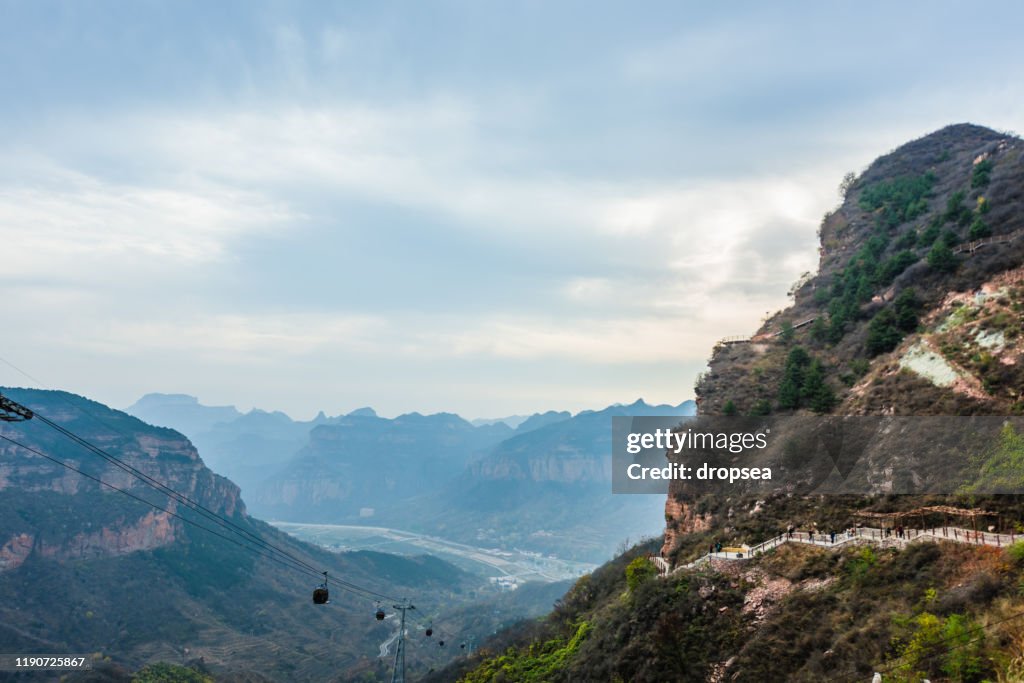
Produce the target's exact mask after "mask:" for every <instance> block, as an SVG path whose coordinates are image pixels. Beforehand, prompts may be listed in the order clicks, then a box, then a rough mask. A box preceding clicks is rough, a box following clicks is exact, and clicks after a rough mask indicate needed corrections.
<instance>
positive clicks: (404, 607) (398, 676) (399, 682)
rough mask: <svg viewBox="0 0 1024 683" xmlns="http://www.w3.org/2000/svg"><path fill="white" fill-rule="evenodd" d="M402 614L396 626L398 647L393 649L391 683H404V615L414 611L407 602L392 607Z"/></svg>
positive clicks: (413, 606) (413, 607)
mask: <svg viewBox="0 0 1024 683" xmlns="http://www.w3.org/2000/svg"><path fill="white" fill-rule="evenodd" d="M392 607H394V608H395V609H396V610H398V611H399V612H401V613H402V616H401V619H400V621H399V626H398V645H397V646H396V647H395V670H394V671H393V672H392V673H391V683H405V613H406V612H408V611H409V610H411V609H416V607H415V605H413V604H412V603H411V602H409V601H408V600H404V601H402V602H401V603H399V604H397V605H392Z"/></svg>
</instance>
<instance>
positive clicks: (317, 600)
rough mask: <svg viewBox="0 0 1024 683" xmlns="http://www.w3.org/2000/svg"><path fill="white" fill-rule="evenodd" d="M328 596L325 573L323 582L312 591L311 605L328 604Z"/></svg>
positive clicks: (325, 573)
mask: <svg viewBox="0 0 1024 683" xmlns="http://www.w3.org/2000/svg"><path fill="white" fill-rule="evenodd" d="M329 598H330V595H329V593H328V592H327V572H324V582H323V583H321V584H320V585H319V586H317V587H316V588H314V589H313V604H314V605H326V604H327V603H329V602H330V599H329Z"/></svg>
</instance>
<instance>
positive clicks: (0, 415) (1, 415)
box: [0, 394, 34, 422]
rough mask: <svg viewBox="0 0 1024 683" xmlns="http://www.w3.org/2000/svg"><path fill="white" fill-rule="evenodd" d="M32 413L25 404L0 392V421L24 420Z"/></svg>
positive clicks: (29, 418)
mask: <svg viewBox="0 0 1024 683" xmlns="http://www.w3.org/2000/svg"><path fill="white" fill-rule="evenodd" d="M33 415H34V413H33V412H32V411H31V410H29V409H28V408H26V407H25V406H23V405H21V404H20V403H15V402H14V401H12V400H11V399H9V398H5V397H4V395H3V394H0V422H24V421H25V420H31V419H32V417H33Z"/></svg>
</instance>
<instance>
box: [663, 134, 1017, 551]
mask: <svg viewBox="0 0 1024 683" xmlns="http://www.w3.org/2000/svg"><path fill="white" fill-rule="evenodd" d="M982 162H983V163H985V164H986V166H985V167H982V168H983V169H984V172H979V164H980V163H982ZM1022 182H1024V142H1022V141H1021V140H1020V139H1018V138H1015V137H1013V136H1010V135H1007V134H1003V133H998V132H996V131H992V130H989V129H987V128H982V127H980V126H974V125H967V124H963V125H955V126H949V127H947V128H944V129H942V130H940V131H937V132H935V133H933V134H931V135H927V136H925V137H923V138H921V139H918V140H915V141H912V142H910V143H908V144H906V145H904V146H902V147H900V148H898V149H896V150H895V151H893V152H891V153H889V154H887V155H885V156H883V157H881V158H879V159H878V160H876V161H875V162H874V163H873V164H872V165H871V166H870V167H869V168H868V169H867V170H866V171H865V172H864V173H863V174H862V175H861V176H860V177H859V178H856V179H855V180H854V181H853V183H852V184H850V185H849V187H848V189H847V191H846V193H845V198H844V201H843V203H842V204H841V205H840V206H839V207H837V208H836V209H835V210H834V211H831V212H829V214H828V215H826V216H825V218H824V220H823V221H822V225H821V229H820V238H821V246H820V250H819V257H820V260H819V268H818V272H817V273H816V274H815V275H814V276H811V277H806V278H802V279H801V281H800V282H799V283H798V284H797V285H795V286H794V288H793V290H792V292H791V295H792V296H793V301H792V305H791V306H789V307H788V308H786V309H785V310H782V311H779V312H777V313H775V314H774V315H771V316H769V317H768V318H767V319H766V320H765V322H764V323H763V325H762V326H761V328H760V329H759V330H757V331H756V332H755V334H754V335H753V337H752V338H753V340H754V341H755V342H756V343H752V342H751V341H750V340H749V339H748V340H741V341H740V342H731V341H730V343H721V344H719V345H717V346H716V347H715V348H714V349H713V351H712V355H711V359H710V361H709V363H708V370H707V372H706V373H705V374H704V375H702V376H701V377H700V378H699V379H698V382H697V386H696V388H695V391H696V395H697V401H698V406H699V412H700V414H702V415H721V414H722V413H723V411H724V410H725V408H726V406H727V404H728V405H729V406H730V407H729V410H730V411H735V412H738V413H739V414H754V415H765V414H775V415H778V414H791V413H808V414H809V413H811V412H813V411H822V410H824V411H825V412H829V411H831V412H833V413H835V414H842V415H870V414H874V415H950V414H971V415H985V414H989V415H992V414H994V415H1007V414H1019V413H1020V412H1021V411H1022V410H1024V394H1022V392H1021V390H1020V387H1021V386H1024V370H1022V366H1024V363H1022V362H1021V359H1022V358H1024V272H1022V269H1021V267H1020V264H1021V261H1022V260H1024V238H1022V237H1018V235H1022V234H1024V233H1022V227H1024V201H1022V197H1021V195H1020V187H1021V184H1022ZM979 234H987V235H991V239H990V240H988V241H986V242H984V243H983V244H982V246H981V247H980V248H973V247H971V248H967V247H963V245H965V244H966V245H977V244H979V242H978V240H977V239H976V238H977V235H979ZM943 250H945V251H944V252H943ZM901 297H902V299H901ZM897 320H899V322H897ZM806 321H814V322H813V323H808V324H804V323H805V322H806ZM795 347H800V348H801V349H802V352H803V353H804V354H805V358H808V359H813V361H814V362H815V363H817V365H816V368H817V369H818V370H820V376H821V377H823V381H824V385H825V387H826V389H827V391H828V392H831V394H832V395H833V397H834V400H833V401H831V402H826V404H825V407H824V408H822V406H821V404H818V405H816V406H813V405H811V403H812V402H811V401H809V400H808V401H802V400H798V401H797V408H796V409H795V410H794V409H793V407H792V403H793V401H792V397H791V396H790V399H788V400H786V401H783V400H782V399H781V388H782V386H783V380H784V378H785V376H786V374H787V364H788V362H789V361H788V359H789V357H790V354H791V352H793V351H794V349H795ZM808 362H810V361H808ZM797 390H798V391H800V392H803V391H804V389H803V388H798V389H797ZM790 394H792V392H790ZM691 503H692V495H690V494H688V493H687V492H686V491H684V490H683V487H682V486H680V485H678V483H674V484H673V486H672V487H670V491H669V500H668V503H667V504H666V532H665V547H664V553H665V555H666V556H668V555H669V554H670V553H671V551H672V550H673V549H674V548H676V547H677V546H678V542H679V539H680V538H681V537H682V536H683V535H685V534H687V533H691V532H693V531H698V530H700V528H702V525H703V527H704V528H706V526H707V525H708V524H711V523H714V520H709V519H703V518H697V517H695V516H694V514H693V512H692V505H691Z"/></svg>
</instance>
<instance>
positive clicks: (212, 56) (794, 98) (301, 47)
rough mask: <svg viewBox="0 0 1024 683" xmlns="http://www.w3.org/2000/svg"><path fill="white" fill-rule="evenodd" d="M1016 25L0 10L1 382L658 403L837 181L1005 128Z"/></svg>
mask: <svg viewBox="0 0 1024 683" xmlns="http://www.w3.org/2000/svg"><path fill="white" fill-rule="evenodd" d="M712 5H720V6H718V7H714V6H712ZM1022 20H1024V6H1021V5H1019V4H1018V3H1012V2H1007V3H1003V4H1000V3H988V4H986V6H984V7H981V6H980V5H979V4H978V3H970V2H943V3H934V2H903V3H891V2H857V3H815V2H807V3H796V2H791V3H742V2H737V3H700V2H694V3H681V2H666V3H657V2H654V3H603V2H593V1H589V2H502V3H496V2H470V1H466V2H422V3H420V2H405V3H392V2H331V3H326V2H324V3H291V2H256V1H245V2H228V1H220V2H215V3H210V2H186V1H180V2H144V1H134V0H133V1H128V0H125V1H123V2H114V1H111V0H96V1H95V2H79V1H71V2H66V3H61V2H47V1H45V0H40V1H37V0H31V1H29V0H25V1H23V2H10V1H6V0H0V63H2V64H3V68H2V69H0V87H2V92H3V93H4V95H3V100H2V102H3V105H2V106H0V249H2V251H0V254H2V262H0V263H2V266H0V286H2V287H3V290H4V292H3V293H4V296H3V302H4V308H3V310H4V315H3V323H2V330H3V334H2V335H0V359H3V361H5V362H6V363H7V364H9V365H7V364H4V363H0V385H6V386H12V385H13V386H33V385H36V384H35V381H38V382H39V383H40V384H42V385H44V386H46V387H48V388H61V389H67V390H69V391H74V392H76V393H80V394H84V395H87V396H89V397H90V398H93V399H96V400H99V401H102V402H104V403H108V404H110V405H113V406H115V407H125V406H128V405H129V404H131V403H132V402H134V401H135V400H136V399H137V398H138V397H140V396H141V395H142V394H145V393H148V392H156V391H158V392H180V393H187V394H192V395H196V396H198V397H199V398H200V400H201V401H202V402H203V403H206V404H213V405H218V404H234V405H236V406H238V407H240V408H241V409H248V408H250V407H253V406H256V407H260V408H264V409H268V410H283V411H285V412H287V413H289V414H290V415H292V416H293V417H296V418H303V419H306V418H309V417H311V416H312V415H314V414H315V413H316V412H317V411H320V410H323V411H325V412H326V413H327V414H330V415H336V414H339V413H344V412H348V411H350V410H352V409H355V408H358V407H360V406H365V405H370V406H373V407H375V408H376V409H377V410H378V411H379V412H380V413H381V414H384V415H396V414H399V413H404V412H411V411H419V412H423V413H430V412H438V411H450V412H457V413H459V414H461V415H464V416H466V417H469V418H477V417H498V416H503V415H510V414H528V413H532V412H535V411H542V410H549V409H558V410H573V411H575V410H580V409H585V408H600V407H603V406H605V405H609V404H612V403H616V402H632V401H633V400H635V399H636V398H638V397H643V398H644V399H646V400H647V401H648V402H652V403H679V402H681V401H683V400H685V399H688V398H692V396H693V383H694V379H695V377H696V375H697V374H698V373H699V372H700V371H701V370H702V369H703V368H704V366H705V363H706V361H707V358H708V356H709V353H710V351H711V348H712V346H713V344H714V342H715V340H717V339H719V338H721V337H725V336H730V335H736V334H749V333H751V332H753V331H754V330H755V329H756V328H757V327H758V326H759V325H760V324H761V321H762V319H763V318H764V316H765V315H766V313H769V312H773V311H776V310H778V309H780V308H783V307H784V306H786V304H787V296H786V292H787V290H788V289H789V286H790V285H791V284H792V283H793V282H794V281H795V280H797V279H798V278H799V277H800V276H801V274H802V273H804V272H806V271H810V270H813V269H814V268H815V267H816V262H817V242H816V230H817V227H818V225H819V224H820V222H821V218H822V216H823V214H824V213H825V212H826V211H828V210H829V209H831V208H833V207H834V206H835V205H836V204H837V203H838V199H839V197H838V193H837V187H838V184H839V181H840V180H841V178H842V176H843V174H844V173H846V172H847V171H855V172H859V171H861V170H863V169H864V168H865V167H866V166H867V165H868V164H869V163H870V162H871V161H872V160H873V159H874V158H876V157H877V156H879V155H881V154H884V153H886V152H887V151H889V150H891V149H893V148H894V147H896V146H898V145H899V144H901V143H903V142H906V141H908V140H910V139H913V138H916V137H920V136H921V135H924V134H927V133H929V132H931V131H933V130H935V129H938V128H940V127H942V126H944V125H947V124H950V123H958V122H964V121H970V122H974V123H978V124H982V125H987V126H991V127H993V128H996V129H998V130H1022V129H1024V79H1021V78H1020V73H1022V67H1024V63H1022V62H1024V59H1022V56H1024V51H1022V50H1021V48H1020V35H1019V28H1018V27H1019V26H1020V25H1021V21H1022ZM12 365H13V366H14V367H16V368H18V369H20V370H21V371H23V372H25V373H27V374H28V375H31V377H32V378H34V380H35V381H30V380H29V379H28V378H26V377H25V375H23V374H20V373H19V372H17V371H16V370H15V369H14V368H12V367H11V366H12Z"/></svg>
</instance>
